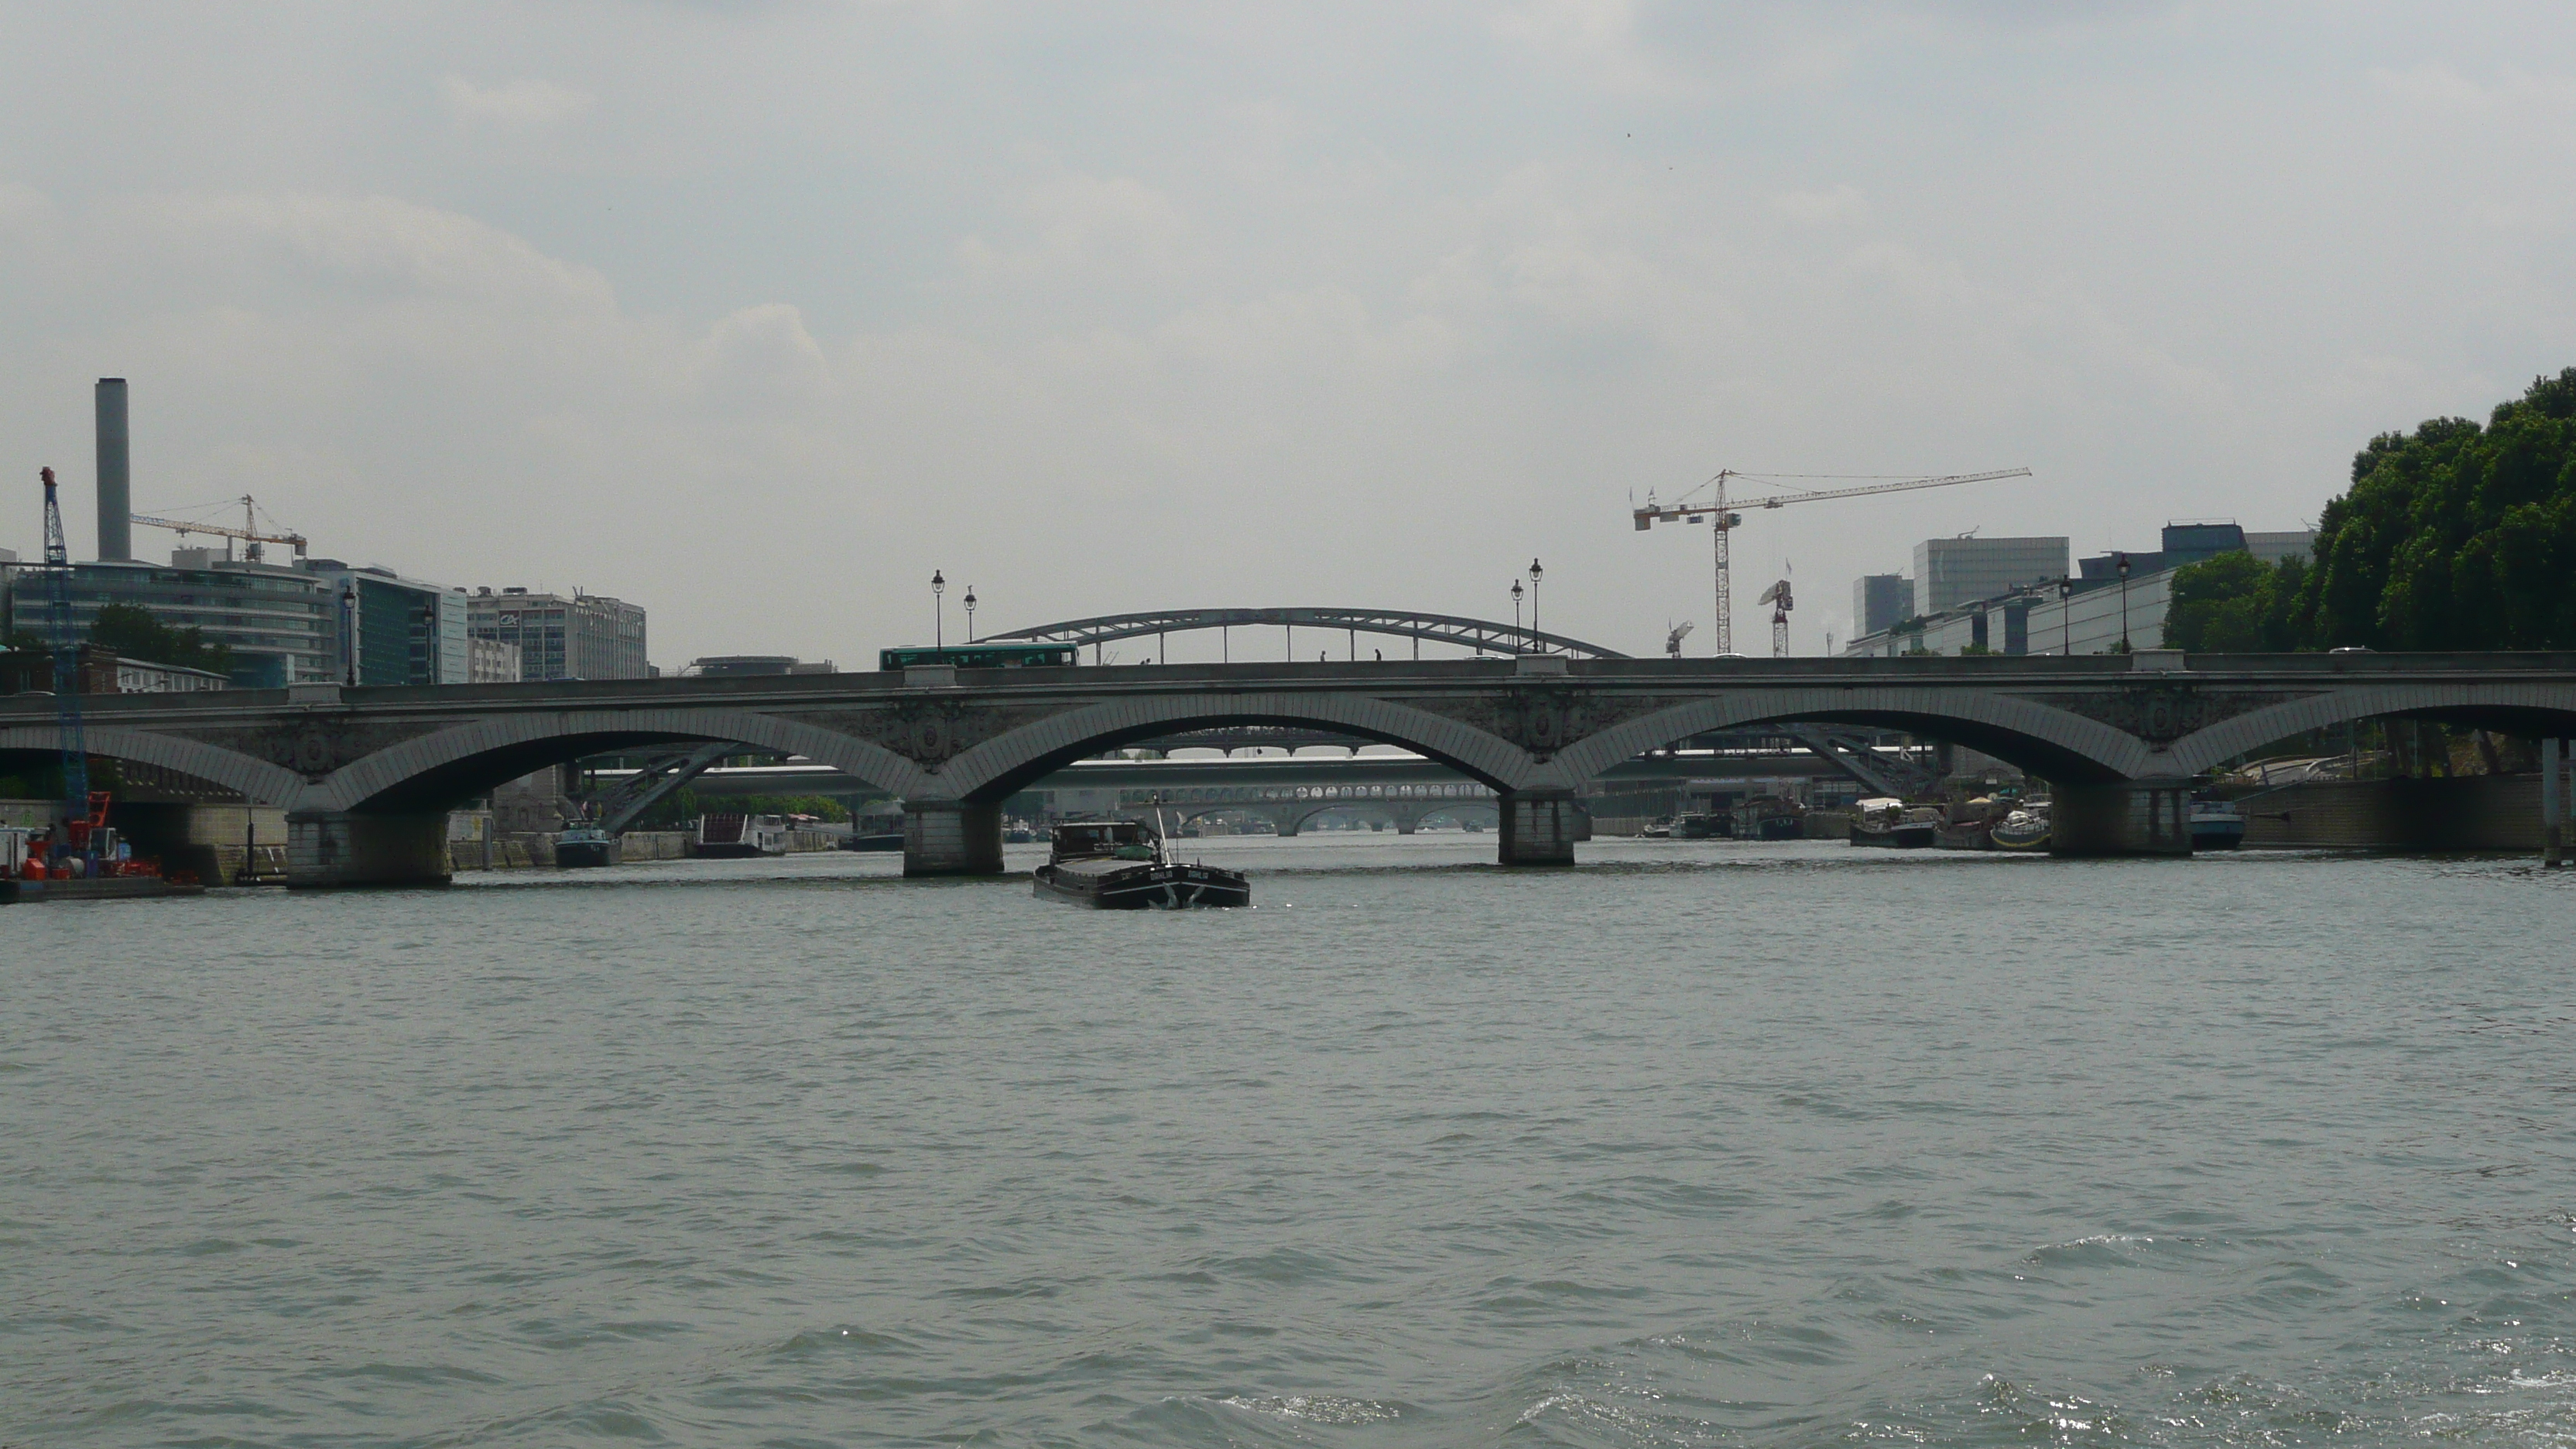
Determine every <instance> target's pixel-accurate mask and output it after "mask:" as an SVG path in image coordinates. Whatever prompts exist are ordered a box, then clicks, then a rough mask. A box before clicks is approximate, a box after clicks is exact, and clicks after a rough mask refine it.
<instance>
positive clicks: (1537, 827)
mask: <svg viewBox="0 0 2576 1449" xmlns="http://www.w3.org/2000/svg"><path fill="white" fill-rule="evenodd" d="M1499 803H1500V804H1501V806H1502V811H1503V830H1502V841H1501V847H1500V850H1499V852H1498V855H1497V859H1499V860H1501V862H1502V863H1503V864H1505V865H1572V864H1574V842H1576V841H1578V840H1584V839H1588V838H1589V837H1590V836H1591V834H1592V832H1591V831H1590V830H1588V829H1586V828H1585V822H1584V818H1583V807H1582V806H1581V805H1579V804H1576V803H1575V799H1574V792H1573V791H1571V790H1512V791H1507V792H1505V793H1504V795H1503V797H1502V799H1501V801H1500V802H1499Z"/></svg>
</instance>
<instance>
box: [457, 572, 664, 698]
mask: <svg viewBox="0 0 2576 1449" xmlns="http://www.w3.org/2000/svg"><path fill="white" fill-rule="evenodd" d="M466 629H467V632H469V633H470V634H471V635H472V636H473V637H474V638H477V639H492V640H497V641H498V642H500V643H503V644H515V645H517V646H518V648H519V677H520V678H522V679H536V680H543V679H645V678H649V677H651V675H652V672H653V671H652V667H651V666H650V665H648V664H647V663H645V660H644V610H643V608H642V607H641V606H639V605H635V604H629V603H626V602H625V601H623V600H620V599H612V598H609V597H607V596H606V595H604V594H585V593H582V592H580V591H579V590H575V591H574V592H573V593H572V594H571V595H570V596H569V597H567V596H565V595H562V594H532V593H530V592H528V591H527V590H526V589H502V590H500V591H499V592H497V593H496V592H494V591H493V590H491V589H488V588H483V589H477V590H475V591H474V594H473V596H472V597H471V598H470V599H468V600H467V611H466Z"/></svg>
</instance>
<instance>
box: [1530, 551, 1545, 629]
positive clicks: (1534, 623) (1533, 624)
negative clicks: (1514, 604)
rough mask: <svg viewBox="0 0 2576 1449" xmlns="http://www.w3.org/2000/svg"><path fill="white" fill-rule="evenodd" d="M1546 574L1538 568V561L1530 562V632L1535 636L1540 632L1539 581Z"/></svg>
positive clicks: (1532, 560)
mask: <svg viewBox="0 0 2576 1449" xmlns="http://www.w3.org/2000/svg"><path fill="white" fill-rule="evenodd" d="M1546 572H1547V570H1545V569H1542V568H1540V567H1539V566H1538V560H1537V559H1531V560H1530V632H1531V633H1533V634H1535V633H1537V632H1538V581H1539V578H1540V576H1541V575H1543V574H1545V573H1546Z"/></svg>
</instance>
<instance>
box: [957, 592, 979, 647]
mask: <svg viewBox="0 0 2576 1449" xmlns="http://www.w3.org/2000/svg"><path fill="white" fill-rule="evenodd" d="M958 602H959V603H961V604H964V605H965V606H966V642H967V643H969V644H972V643H974V642H975V586H974V585H973V584H968V585H967V586H966V597H965V598H963V599H960V600H958Z"/></svg>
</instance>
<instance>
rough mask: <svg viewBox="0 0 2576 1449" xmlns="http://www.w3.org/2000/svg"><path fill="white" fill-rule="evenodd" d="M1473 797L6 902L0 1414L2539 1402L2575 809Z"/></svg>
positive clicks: (468, 1420)
mask: <svg viewBox="0 0 2576 1449" xmlns="http://www.w3.org/2000/svg"><path fill="white" fill-rule="evenodd" d="M1492 849H1493V845H1492V837H1491V836H1489V835H1456V834H1451V835H1445V836H1432V835H1425V836H1418V837H1414V838H1411V839H1398V838H1397V837H1394V836H1392V835H1383V836H1372V835H1359V836H1352V835H1321V836H1317V835H1309V836H1305V837H1301V838H1299V839H1296V840H1292V841H1270V840H1243V841H1209V842H1204V843H1203V852H1202V853H1203V854H1204V855H1205V856H1206V858H1208V859H1211V860H1221V861H1223V862H1224V863H1227V864H1232V865H1239V866H1241V867H1244V868H1246V869H1248V870H1250V871H1252V872H1254V873H1255V887H1254V888H1255V893H1256V900H1257V902H1258V905H1257V908H1255V909H1251V910H1244V911H1236V912H1226V913H1218V912H1198V913H1186V914H1173V915H1160V914H1155V915H1125V914H1111V913H1094V912H1085V911H1081V910H1078V909H1074V908H1071V907H1065V906H1057V905H1050V904H1046V903H1042V902H1039V901H1036V900H1033V899H1031V898H1030V896H1029V893H1028V886H1027V883H1026V881H1025V880H1009V881H1001V882H965V883H937V882H905V881H902V880H900V879H896V878H894V876H893V872H894V870H895V869H896V864H897V863H896V862H895V861H894V860H892V859H891V858H887V857H856V858H853V857H832V858H823V857H813V858H801V859H792V860H787V861H748V862H728V863H693V864H681V863H672V864H665V865H653V866H637V867H629V868H622V869H619V870H615V871H606V872H594V873H584V874H579V875H571V876H561V875H553V874H547V875H542V876H540V875H534V874H530V875H523V876H517V877H502V878H497V879H484V880H475V881H472V882H471V883H468V884H463V885H460V886H458V887H457V888H455V889H452V890H448V891H443V892H428V891H424V892H386V893H371V894H346V895H310V896H306V895H293V896H290V895H286V894H283V893H278V892H245V893H229V894H227V893H217V894H214V895H210V896H208V897H206V898H204V899H202V900H196V901H184V902H164V903H148V904H126V905H119V906H99V905H47V906H34V907H27V908H9V909H6V910H0V1168H4V1169H5V1170H0V1444H6V1445H12V1446H34V1445H146V1444H154V1445H157V1444H190V1445H217V1444H222V1445H334V1446H339V1445H354V1446H379V1445H383V1446H390V1445H422V1446H429V1445H442V1446H444V1445H468V1444H473V1445H482V1444H503V1445H507V1444H528V1445H579V1444H594V1443H597V1444H609V1443H615V1444H627V1443H638V1442H642V1443H657V1442H658V1443H672V1444H687V1445H744V1446H752V1445H760V1446H805V1445H845V1444H846V1445H860V1444H869V1445H874V1444H934V1443H959V1442H969V1443H978V1444H1010V1445H1020V1444H1075V1445H1092V1444H1143V1445H1245V1446H1268V1445H1295V1444H1320V1445H1398V1444H1401V1445H1435V1446H1448V1445H1459V1446H1477V1445H1559V1444H1563V1445H1621V1446H1626V1445H1721V1444H1722V1445H1736V1444H1744V1445H1821V1444H1845V1443H1849V1444H1872V1443H1882V1442H1883V1443H1896V1444H1942V1445H1949V1444H1959V1445H2026V1444H2050V1443H2065V1444H2133V1443H2134V1444H2174V1445H2201V1444H2315V1443H2327V1442H2334V1443H2343V1444H2352V1443H2366V1444H2379V1443H2387V1444H2393V1443H2398V1442H2401V1441H2404V1442H2418V1441H2435V1442H2445V1443H2448V1442H2468V1443H2480V1444H2511V1445H2544V1444H2568V1443H2576V1217H2571V1210H2576V1054H2571V1048H2576V872H2561V873H2559V874H2558V875H2557V876H2555V877H2551V876H2547V875H2544V874H2541V873H2539V872H2536V871H2534V870H2533V869H2531V868H2530V867H2529V866H2528V865H2527V864H2525V863H2523V862H2519V861H2489V860H2451V861H2427V860H2409V859H2387V858H2376V859H2374V858H2355V857H2342V856H2327V855H2273V854H2250V853H2249V854H2244V855H2238V856H2232V857H2203V858H2200V859H2196V860H2191V861H2135V862H2102V863H2076V862H2057V861H2050V860H2044V859H2040V860H2032V859H2019V858H1996V857H1971V856H1961V855H1953V854H1947V853H1931V852H1925V853H1904V854H1898V853H1890V852H1877V851H1855V850H1852V849H1850V848H1849V847H1846V846H1841V845H1833V844H1823V843H1803V842H1801V843H1791V844H1784V845H1776V846H1756V845H1734V844H1728V843H1724V842H1710V843H1704V844H1703V843H1695V842H1670V843H1665V842H1651V843H1649V842H1596V843H1594V844H1592V845H1589V846H1586V847H1585V848H1584V849H1585V864H1584V865H1583V866H1581V867H1580V868H1577V869H1574V870H1570V871H1523V872H1506V871H1502V870H1499V869H1497V868H1495V867H1493V866H1492V865H1490V864H1489V863H1488V862H1490V860H1491V853H1492ZM1013 858H1014V862H1015V864H1025V863H1026V861H1025V859H1024V858H1023V852H1021V851H1018V850H1016V849H1015V850H1014V852H1013Z"/></svg>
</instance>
